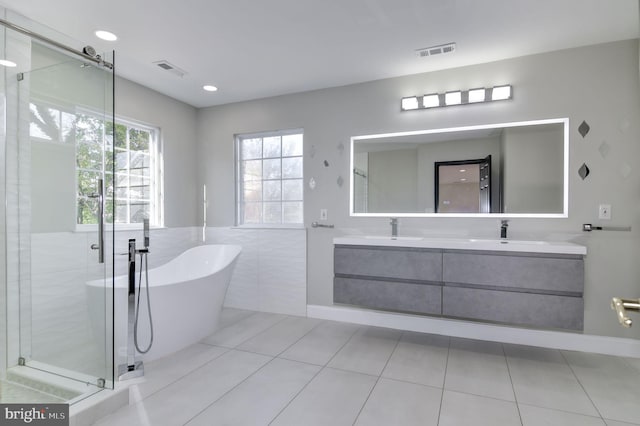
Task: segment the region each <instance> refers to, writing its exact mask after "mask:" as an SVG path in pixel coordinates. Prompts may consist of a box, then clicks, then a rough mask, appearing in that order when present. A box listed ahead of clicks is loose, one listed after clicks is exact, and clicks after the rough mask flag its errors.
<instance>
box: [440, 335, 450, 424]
mask: <svg viewBox="0 0 640 426" xmlns="http://www.w3.org/2000/svg"><path fill="white" fill-rule="evenodd" d="M450 354H451V337H449V346H447V359H446V361H445V364H444V377H443V379H442V392H440V407H438V422H437V424H438V425H439V424H440V417H441V416H442V403H443V401H444V388H445V384H446V383H447V372H448V370H449V355H450Z"/></svg>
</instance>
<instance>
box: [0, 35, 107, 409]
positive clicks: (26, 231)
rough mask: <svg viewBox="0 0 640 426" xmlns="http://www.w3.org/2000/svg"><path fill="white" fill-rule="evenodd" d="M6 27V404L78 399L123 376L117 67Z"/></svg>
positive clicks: (2, 326)
mask: <svg viewBox="0 0 640 426" xmlns="http://www.w3.org/2000/svg"><path fill="white" fill-rule="evenodd" d="M0 31H1V36H2V37H3V38H4V43H3V47H2V49H3V50H4V51H3V52H1V53H2V55H0V56H1V57H2V58H12V61H14V62H15V63H16V66H15V67H10V68H9V67H6V68H5V67H3V68H2V69H0V71H2V77H1V81H0V83H1V85H2V86H1V90H2V91H3V93H2V95H3V97H4V101H5V102H4V103H5V107H4V111H2V114H4V122H5V127H4V128H3V129H0V130H1V132H0V152H1V154H0V155H1V156H2V160H4V161H0V168H1V169H0V172H1V173H0V195H1V196H2V198H4V201H5V203H4V204H5V208H4V211H3V212H2V213H0V225H2V226H1V228H2V233H0V237H1V238H2V240H1V241H2V249H0V250H2V253H1V255H2V256H1V257H2V259H1V260H0V262H2V265H1V266H3V267H4V276H3V277H2V278H1V279H0V288H1V289H2V290H3V291H2V292H1V293H3V294H2V296H1V297H2V299H1V300H0V314H2V315H0V318H3V319H0V338H1V340H2V341H3V343H4V345H3V346H2V350H3V353H2V354H0V357H1V358H0V361H2V365H1V366H0V402H74V401H77V400H80V399H82V398H84V397H85V396H87V395H89V394H92V393H94V392H97V391H99V390H101V389H103V388H110V387H113V380H114V369H113V290H112V284H111V283H112V277H113V244H112V242H113V227H112V224H109V223H107V225H106V226H105V227H104V228H102V232H101V231H100V226H99V223H100V221H101V219H102V221H103V223H104V221H106V222H113V221H112V217H113V213H112V212H113V136H112V135H113V123H114V90H113V89H114V73H113V69H112V67H110V66H105V65H104V64H101V63H100V62H99V61H98V62H96V61H92V60H88V58H87V57H83V56H82V55H73V54H69V53H68V52H66V51H63V50H62V49H60V48H58V47H57V46H55V45H54V46H52V45H49V44H47V43H46V42H45V41H42V40H38V39H36V38H34V37H32V36H30V35H29V34H25V33H21V32H19V31H14V30H13V29H10V28H6V27H0ZM107 59H111V58H104V59H103V62H104V61H106V60H107ZM111 60H112V59H111ZM107 65H109V63H107ZM101 255H102V256H101Z"/></svg>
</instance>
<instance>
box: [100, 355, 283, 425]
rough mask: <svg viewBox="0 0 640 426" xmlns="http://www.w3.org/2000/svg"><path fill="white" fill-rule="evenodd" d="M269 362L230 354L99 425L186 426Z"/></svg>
mask: <svg viewBox="0 0 640 426" xmlns="http://www.w3.org/2000/svg"><path fill="white" fill-rule="evenodd" d="M270 360H271V358H269V357H266V356H263V355H258V354H252V353H249V352H241V351H235V350H233V351H229V352H227V353H225V354H223V355H222V356H220V357H218V358H216V359H215V360H213V361H211V362H209V363H208V364H205V365H204V366H203V367H202V368H199V369H198V370H196V371H194V372H192V373H190V374H188V375H186V376H184V377H183V378H182V379H180V380H178V381H177V382H174V383H172V384H171V385H169V386H167V387H165V388H164V389H162V390H160V391H159V392H156V393H155V394H153V395H151V396H150V397H149V398H146V399H144V400H142V401H141V402H138V403H136V404H133V405H129V406H128V407H125V408H123V409H121V410H118V411H117V412H116V413H114V414H113V415H111V416H109V417H106V418H105V419H104V420H103V421H100V422H98V423H97V424H99V425H112V424H113V425H115V424H118V425H125V424H126V425H127V426H134V425H154V426H155V425H162V426H173V425H183V424H185V423H186V422H187V421H188V420H190V419H191V418H193V417H195V416H196V415H197V414H199V413H200V412H201V411H202V410H204V409H205V408H207V407H208V406H209V405H210V404H212V403H213V402H215V401H216V400H217V399H218V398H220V397H221V396H223V395H224V394H225V393H226V392H228V391H230V390H231V389H233V388H234V387H235V386H237V385H238V384H239V383H241V382H242V381H243V380H245V379H246V378H247V377H249V376H250V375H251V374H253V373H254V372H255V371H257V370H258V369H259V368H261V367H262V366H263V365H264V364H266V363H267V362H268V361H270ZM103 422H104V423H103Z"/></svg>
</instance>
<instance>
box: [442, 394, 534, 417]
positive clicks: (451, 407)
mask: <svg viewBox="0 0 640 426" xmlns="http://www.w3.org/2000/svg"><path fill="white" fill-rule="evenodd" d="M521 424H522V423H521V422H520V416H519V414H518V408H517V407H516V404H515V402H510V401H503V400H499V399H493V398H486V397H483V396H477V395H469V394H465V393H460V392H452V391H448V390H445V391H444V395H443V396H442V408H441V409H440V421H439V423H438V426H467V425H473V426H520V425H521Z"/></svg>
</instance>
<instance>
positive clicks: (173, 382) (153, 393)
mask: <svg viewBox="0 0 640 426" xmlns="http://www.w3.org/2000/svg"><path fill="white" fill-rule="evenodd" d="M196 344H198V343H196ZM209 346H211V347H214V348H215V347H219V348H222V349H226V350H225V351H224V352H222V353H221V354H219V355H216V356H214V357H213V358H211V359H210V360H208V361H206V362H205V363H203V364H200V365H198V366H196V367H194V368H192V369H190V370H188V371H186V372H185V373H184V374H182V375H181V376H180V377H178V378H177V379H175V380H173V381H172V382H169V383H167V384H166V385H164V386H161V387H160V388H158V389H157V390H155V391H153V392H152V393H150V394H149V395H147V396H145V397H144V398H142V399H140V400H139V401H136V402H135V403H134V404H127V405H126V406H127V407H128V406H129V405H136V404H138V403H140V402H142V401H144V400H145V399H147V398H149V397H151V396H153V395H155V394H157V393H158V392H160V391H162V390H164V389H166V388H168V387H169V386H171V385H173V384H175V383H176V382H178V381H180V380H182V379H184V378H185V377H187V376H188V375H189V374H191V373H193V372H194V371H196V370H198V369H200V368H202V367H204V366H206V365H207V364H210V363H212V362H213V361H215V360H217V359H218V358H220V357H221V356H222V355H224V354H227V353H229V352H231V350H232V349H229V348H224V347H222V346H212V345H209ZM187 347H188V346H187ZM185 349H186V348H185ZM161 359H162V358H161ZM143 377H145V378H146V376H143ZM143 383H146V382H140V383H132V384H131V386H135V385H140V384H143Z"/></svg>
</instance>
